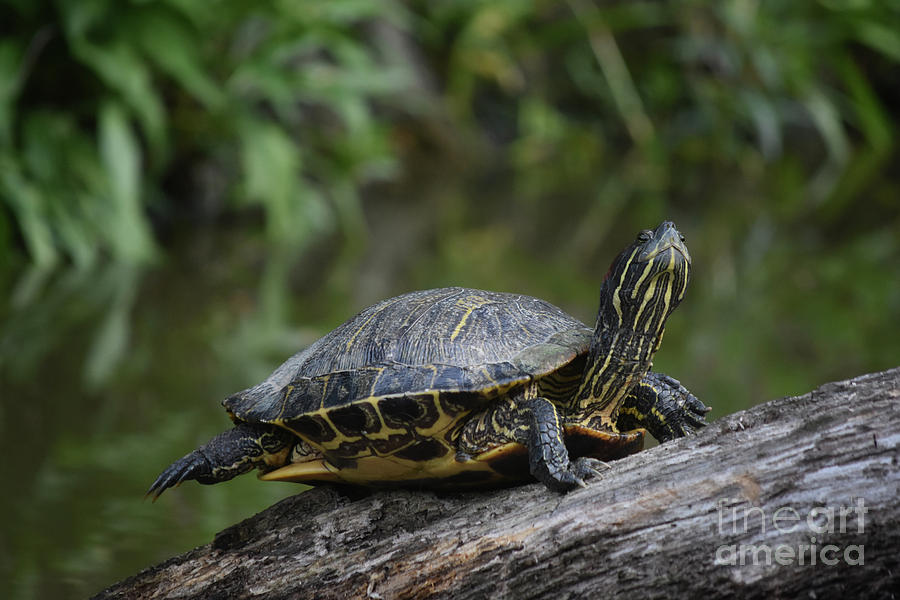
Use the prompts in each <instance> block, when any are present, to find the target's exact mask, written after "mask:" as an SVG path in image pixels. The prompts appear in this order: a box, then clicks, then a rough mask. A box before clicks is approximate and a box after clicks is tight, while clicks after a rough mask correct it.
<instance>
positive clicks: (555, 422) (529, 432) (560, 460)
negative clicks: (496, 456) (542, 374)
mask: <svg viewBox="0 0 900 600" xmlns="http://www.w3.org/2000/svg"><path fill="white" fill-rule="evenodd" d="M517 404H518V406H519V408H520V410H521V411H522V414H523V416H524V420H525V421H526V423H527V427H526V428H524V429H523V430H519V431H521V436H520V437H521V439H519V440H518V441H520V442H521V443H523V444H524V445H525V446H526V447H527V448H528V464H529V466H530V469H531V474H532V475H534V477H535V478H536V479H537V480H538V481H540V482H541V483H543V484H544V485H546V486H547V487H548V488H550V489H551V490H555V491H557V492H565V491H568V490H570V489H572V488H574V487H575V486H577V485H580V486H582V487H583V486H584V485H585V483H584V480H585V479H586V478H587V477H589V476H591V475H599V474H600V467H603V466H605V464H604V463H603V462H602V461H600V460H597V459H596V458H589V457H580V458H577V459H575V460H574V461H570V460H569V451H568V450H566V444H565V442H564V441H563V428H562V423H561V422H560V419H559V413H558V412H557V410H556V406H555V405H554V404H553V403H552V402H550V401H549V400H547V399H546V398H540V397H538V398H528V399H524V400H520V401H519V402H518V403H517Z"/></svg>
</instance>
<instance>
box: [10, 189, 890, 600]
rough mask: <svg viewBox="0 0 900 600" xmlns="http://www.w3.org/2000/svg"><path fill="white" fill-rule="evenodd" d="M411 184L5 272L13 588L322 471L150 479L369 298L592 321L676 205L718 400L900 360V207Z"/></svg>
mask: <svg viewBox="0 0 900 600" xmlns="http://www.w3.org/2000/svg"><path fill="white" fill-rule="evenodd" d="M405 194H406V192H404V193H403V194H400V193H396V192H394V193H385V194H384V195H383V196H379V197H376V198H372V199H371V200H370V201H368V202H367V204H366V221H367V227H366V230H365V232H356V233H353V234H352V235H351V236H348V239H340V238H339V237H335V236H332V237H328V236H325V237H322V238H320V239H318V240H315V241H313V242H311V243H310V244H309V245H308V246H307V247H306V248H305V249H304V250H303V252H300V251H299V250H297V249H295V250H290V251H287V250H281V251H278V250H273V249H272V248H270V247H268V246H267V245H266V244H265V243H264V242H262V241H261V240H260V239H259V238H258V237H257V236H256V235H255V234H253V233H248V231H247V230H246V229H237V228H234V229H227V228H209V229H202V228H187V227H186V228H184V229H182V230H181V231H177V232H175V233H173V235H172V236H171V238H170V240H169V241H168V242H167V258H166V259H165V260H164V262H163V263H161V264H158V265H156V266H153V267H148V268H144V269H138V268H126V267H117V266H115V265H102V266H99V267H97V268H96V269H94V270H91V271H87V272H73V271H68V270H65V269H60V270H56V271H53V272H50V273H34V272H29V271H27V270H26V269H23V268H19V269H17V270H15V271H14V272H11V273H7V274H6V275H4V277H5V279H4V280H3V281H2V284H3V285H4V286H5V289H7V290H8V293H7V294H6V298H5V299H4V302H5V305H4V306H3V308H4V311H3V313H2V314H4V315H5V317H6V318H5V320H4V323H3V325H2V330H0V351H2V354H0V358H2V387H0V393H2V399H0V428H2V438H0V451H2V456H3V461H2V465H3V466H2V469H3V471H2V476H3V481H4V490H5V493H4V494H2V495H0V503H2V514H3V517H4V518H3V526H2V538H0V561H2V563H0V569H2V571H0V576H2V581H3V582H4V583H3V585H2V587H0V595H2V596H3V597H8V598H60V597H83V596H86V595H89V594H91V593H94V592H96V591H98V590H100V589H102V588H104V587H105V586H107V585H109V584H111V583H113V582H115V581H116V580H118V579H121V578H124V577H126V576H128V575H131V574H133V573H136V572H137V571H138V570H140V569H141V568H143V567H146V566H149V565H151V564H153V563H155V562H158V561H161V560H163V559H165V558H168V557H170V556H172V555H174V554H177V553H181V552H184V551H187V550H189V549H191V548H193V547H195V546H197V545H201V544H205V543H207V542H209V541H210V540H211V539H212V537H213V535H214V534H215V533H216V532H217V531H220V530H221V529H223V528H225V527H227V526H229V525H231V524H234V523H235V522H237V521H239V520H241V519H243V518H246V517H249V516H251V515H253V514H254V513H256V512H258V511H260V510H262V509H264V508H266V507H267V506H269V505H271V504H272V503H274V502H276V501H277V500H279V499H280V498H283V497H285V496H287V495H290V494H295V493H298V492H300V491H302V489H303V488H302V487H301V486H298V485H295V484H284V483H263V482H259V481H257V480H256V479H255V478H254V477H253V476H252V475H248V476H244V477H240V478H238V479H236V480H234V481H232V482H229V483H227V484H223V485H219V486H212V487H207V486H200V485H197V484H195V483H193V482H190V483H188V484H186V485H184V486H182V487H181V488H178V489H176V490H170V491H168V492H166V493H165V494H164V495H163V496H162V497H161V498H160V500H159V501H158V502H156V503H155V504H153V503H151V502H149V501H145V500H143V494H144V492H145V491H146V489H147V487H148V486H149V484H150V483H151V482H152V481H153V479H154V478H155V477H156V475H157V474H158V473H159V471H160V470H161V469H163V468H164V467H165V466H166V465H168V464H169V463H170V462H171V461H172V460H174V459H176V458H178V457H180V456H181V455H183V454H184V453H186V452H188V451H190V450H192V449H193V448H195V447H196V446H197V445H199V444H200V443H202V442H204V441H206V440H207V439H208V438H209V437H211V436H212V435H214V434H216V433H218V432H219V431H222V430H223V429H225V428H227V427H228V420H227V416H226V415H225V413H224V411H223V410H222V409H221V407H220V406H219V404H218V403H219V401H220V400H221V399H222V398H224V397H225V396H226V395H228V394H229V393H232V392H234V391H237V390H240V389H242V388H244V387H246V386H248V385H251V384H253V383H256V382H257V381H259V380H260V379H262V378H263V377H265V376H266V375H267V374H268V373H269V372H270V371H271V370H272V368H274V367H275V366H277V365H278V364H279V363H280V362H281V361H282V360H284V358H286V357H287V356H289V355H290V354H292V353H293V352H295V351H296V350H298V349H300V348H302V347H304V346H306V345H308V344H309V343H310V342H311V341H313V340H314V339H316V338H317V337H318V336H320V335H322V334H324V333H326V332H327V331H328V330H330V329H331V328H332V327H334V326H336V325H338V324H339V323H340V322H342V321H343V320H344V319H346V318H347V317H349V316H351V315H352V314H353V313H355V312H356V311H358V310H359V309H361V308H363V307H364V306H366V305H368V304H370V303H372V302H374V301H377V300H379V299H381V298H384V297H388V296H391V295H395V294H399V293H402V292H405V291H409V290H411V289H421V288H428V287H435V286H443V285H465V286H470V287H481V288H487V289H496V290H502V291H519V292H524V293H529V294H532V295H536V296H539V297H542V298H545V299H547V300H549V301H551V302H554V303H555V304H557V305H559V306H561V307H562V308H564V309H565V310H567V311H569V312H570V313H571V314H573V315H575V316H577V317H579V318H581V319H582V320H584V321H586V322H592V321H593V316H594V310H595V303H596V294H597V289H598V287H599V283H600V279H601V277H602V275H603V273H604V272H605V271H606V267H607V265H608V263H609V261H610V260H611V258H612V257H613V255H614V254H615V253H616V252H617V251H618V250H619V249H620V248H621V247H622V246H624V244H625V243H627V242H628V241H630V239H631V238H632V237H633V236H634V234H635V233H636V232H637V231H638V230H639V229H641V228H642V227H649V226H653V225H655V224H656V223H657V222H658V221H659V220H661V219H662V218H672V219H674V220H675V221H676V222H677V223H678V225H679V227H680V228H681V229H682V231H683V232H684V233H685V234H686V235H687V237H688V245H689V247H690V248H691V252H692V254H693V257H694V265H695V270H694V279H693V282H692V285H691V288H690V290H689V292H688V295H687V298H686V299H685V302H684V304H683V305H682V306H681V307H680V308H679V309H678V311H677V312H676V313H675V315H674V316H673V317H672V319H671V320H670V325H669V328H668V331H667V334H666V338H665V340H664V342H663V346H662V350H661V351H660V353H659V354H658V355H657V360H656V368H657V369H659V370H662V371H665V372H668V373H670V374H672V375H673V376H675V377H677V378H678V379H680V380H681V381H682V382H683V383H684V384H685V385H687V386H688V387H689V388H690V389H691V390H692V391H694V392H695V393H696V394H697V395H698V396H699V397H700V398H701V399H703V400H704V401H705V402H706V403H707V404H709V405H711V406H712V407H713V409H714V410H713V412H712V414H711V418H713V419H714V418H716V417H717V416H721V415H723V414H727V413H730V412H733V411H735V410H739V409H742V408H745V407H748V406H750V405H752V404H754V403H758V402H762V401H765V400H768V399H771V398H773V397H777V396H782V395H788V394H800V393H803V392H805V391H808V390H810V389H812V388H813V387H815V386H816V385H818V384H820V383H822V382H824V381H826V380H830V379H837V378H842V377H848V376H852V375H857V374H860V373H863V372H866V371H872V370H878V369H883V368H888V367H891V366H896V365H897V364H900V342H898V340H897V336H896V323H897V322H900V266H898V264H900V261H897V260H896V259H897V237H896V234H895V232H893V231H892V230H891V228H890V226H889V225H884V226H871V227H867V228H866V229H864V230H858V231H852V232H848V233H846V234H845V235H843V236H830V237H829V236H826V235H823V234H822V233H821V232H819V231H818V230H816V229H815V226H814V225H809V226H808V227H806V228H802V227H801V228H800V230H799V231H798V230H797V228H796V227H795V226H793V225H791V226H790V227H788V226H786V225H783V224H778V223H777V222H774V221H773V219H771V218H770V216H769V215H768V214H767V213H765V212H763V211H760V213H759V214H757V215H755V216H754V215H751V217H752V218H751V219H750V220H749V222H747V221H742V222H738V220H734V219H728V218H726V217H724V216H723V215H724V214H726V212H725V211H720V212H717V211H714V210H704V211H703V212H701V211H700V210H698V209H697V208H696V207H693V208H690V207H684V208H678V207H675V206H668V205H657V206H655V207H650V208H649V209H647V208H646V207H645V208H644V210H643V211H641V214H636V215H633V214H629V215H628V216H625V213H624V212H622V211H619V212H610V213H604V212H603V210H600V212H599V213H598V212H591V211H590V210H584V208H585V206H587V207H588V208H590V202H591V199H590V198H589V197H587V196H585V197H583V198H572V199H564V200H561V201H560V202H561V203H560V204H557V205H556V206H555V207H554V206H550V205H547V204H541V203H534V202H531V203H519V204H517V203H515V202H514V201H510V200H509V198H510V197H514V194H513V193H512V192H511V191H510V190H508V189H507V190H505V191H503V190H499V191H498V190H495V189H493V188H490V187H489V188H487V189H479V190H478V191H474V190H472V189H468V188H465V187H460V188H450V189H449V191H448V189H447V188H446V187H444V188H442V187H440V186H435V189H432V190H430V191H427V190H418V191H417V197H416V199H415V201H410V200H409V198H408V197H407V196H406V195H405ZM591 215H593V216H591ZM297 519H298V522H302V519H303V515H297ZM3 588H5V589H3Z"/></svg>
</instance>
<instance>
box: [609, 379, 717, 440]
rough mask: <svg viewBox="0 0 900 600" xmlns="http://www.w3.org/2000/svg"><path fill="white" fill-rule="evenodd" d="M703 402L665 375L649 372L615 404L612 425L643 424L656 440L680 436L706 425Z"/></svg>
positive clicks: (633, 426) (620, 427) (625, 428)
mask: <svg viewBox="0 0 900 600" xmlns="http://www.w3.org/2000/svg"><path fill="white" fill-rule="evenodd" d="M707 412H709V407H707V406H706V405H705V404H703V402H701V401H700V400H698V399H697V397H696V396H694V395H693V394H692V393H690V392H689V391H688V390H687V389H686V388H685V387H684V386H683V385H681V383H680V382H679V381H678V380H677V379H674V378H672V377H669V376H668V375H664V374H662V373H654V372H650V373H647V375H645V376H644V378H643V379H642V380H641V381H640V382H639V383H638V384H637V385H636V386H634V389H633V390H632V391H631V393H630V394H629V395H628V396H626V397H625V399H624V400H623V401H622V404H621V406H619V416H618V419H617V420H616V428H617V429H618V430H619V431H629V430H631V429H637V428H639V427H643V428H644V429H646V430H647V431H649V432H650V434H651V435H653V437H655V438H656V439H657V440H659V441H660V442H667V441H669V440H671V439H675V438H678V437H684V436H686V435H690V434H691V433H694V432H695V431H696V430H698V429H700V428H701V427H703V426H705V425H706V419H705V415H706V413H707Z"/></svg>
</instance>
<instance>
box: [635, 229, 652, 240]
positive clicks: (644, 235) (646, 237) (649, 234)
mask: <svg viewBox="0 0 900 600" xmlns="http://www.w3.org/2000/svg"><path fill="white" fill-rule="evenodd" d="M652 237H653V232H652V231H650V230H649V229H645V230H643V231H642V232H640V233H639V234H638V236H637V239H638V241H639V242H649V241H650V238H652Z"/></svg>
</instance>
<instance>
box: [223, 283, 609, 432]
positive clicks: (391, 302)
mask: <svg viewBox="0 0 900 600" xmlns="http://www.w3.org/2000/svg"><path fill="white" fill-rule="evenodd" d="M591 335H592V331H591V330H590V329H589V328H587V326H586V325H585V324H584V323H582V322H581V321H579V320H577V319H575V318H574V317H572V316H570V315H568V314H566V313H565V312H563V311H562V310H561V309H559V308H557V307H556V306H553V305H552V304H550V303H549V302H545V301H544V300H540V299H538V298H532V297H530V296H524V295H520V294H506V293H500V292H488V291H482V290H474V289H467V288H458V287H454V288H441V289H434V290H424V291H418V292H412V293H409V294H404V295H402V296H397V297H395V298H390V299H388V300H384V301H382V302H379V303H378V304H375V305H373V306H370V307H369V308H367V309H365V310H363V311H362V312H360V313H359V314H358V315H356V316H355V317H353V318H351V319H350V320H348V321H346V322H345V323H344V324H342V325H340V326H339V327H338V328H336V329H334V330H333V331H332V332H330V333H328V334H326V335H325V336H324V337H322V338H320V339H319V340H317V341H316V342H315V343H313V344H312V345H310V346H309V347H308V348H306V349H305V350H303V351H301V352H298V353H297V354H295V355H294V356H292V357H291V358H289V359H288V360H287V361H285V362H284V363H283V364H282V365H281V366H280V367H278V368H277V369H276V370H275V371H274V372H273V373H272V374H271V375H270V376H269V377H268V378H267V379H265V380H264V381H262V382H261V383H259V384H258V385H255V386H253V387H251V388H248V389H246V390H244V391H242V392H239V393H237V394H234V395H232V396H230V397H228V398H226V399H225V401H224V402H223V404H224V406H225V408H226V409H227V410H228V412H229V413H230V414H231V415H232V418H234V419H235V420H238V421H245V422H249V423H278V424H280V423H282V422H283V421H284V420H285V419H291V418H295V417H298V416H301V415H304V414H308V413H315V412H318V411H320V410H322V409H329V408H337V407H341V406H348V405H352V404H353V403H354V402H356V401H359V400H370V399H373V398H383V397H391V396H414V395H419V394H432V393H434V392H439V393H443V392H448V393H451V392H455V393H463V392H470V393H476V394H478V395H481V396H484V397H486V398H492V397H496V396H497V395H499V394H502V393H504V392H506V391H507V390H509V388H510V387H512V386H515V385H520V384H523V383H526V382H528V381H531V380H532V379H535V378H539V377H542V376H544V375H546V374H548V373H551V372H554V371H556V370H557V369H559V368H560V367H562V366H564V365H566V364H568V363H570V362H571V361H572V360H573V359H574V358H575V357H576V356H578V355H580V354H582V353H584V352H586V351H587V348H588V346H589V344H590V340H591Z"/></svg>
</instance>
